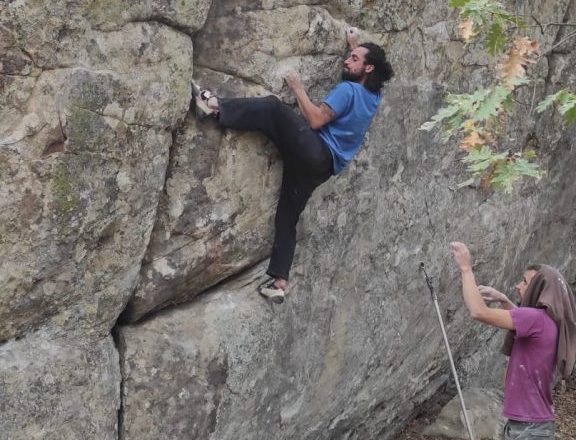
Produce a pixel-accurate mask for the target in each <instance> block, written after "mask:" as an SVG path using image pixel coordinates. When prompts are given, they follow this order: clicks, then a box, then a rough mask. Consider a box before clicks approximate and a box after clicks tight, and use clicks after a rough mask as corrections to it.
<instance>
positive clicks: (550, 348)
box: [450, 242, 576, 440]
mask: <svg viewBox="0 0 576 440" xmlns="http://www.w3.org/2000/svg"><path fill="white" fill-rule="evenodd" d="M450 248H451V251H452V255H453V257H454V261H455V263H456V265H457V266H458V268H459V269H460V273H461V276H462V295H463V297H464V302H465V303H466V307H467V308H468V311H469V312H470V316H471V317H472V319H475V320H477V321H480V322H483V323H485V324H488V325H491V326H494V327H498V328H503V329H506V330H508V333H507V335H506V339H505V342H504V346H503V348H502V352H503V353H504V354H505V355H507V356H509V360H508V367H507V370H506V381H505V384H504V408H503V415H504V417H506V418H507V419H508V422H507V423H506V426H505V427H504V433H503V438H504V439H505V440H536V439H539V440H544V439H548V440H553V439H554V432H555V422H554V405H553V402H552V386H553V383H554V378H555V375H556V373H557V374H558V375H559V376H560V377H563V378H566V379H567V378H569V377H570V375H571V373H572V370H573V368H574V363H575V361H576V305H575V300H574V295H573V293H572V291H571V290H570V287H569V286H568V283H567V282H566V280H565V279H564V277H563V276H562V275H561V274H560V272H558V271H557V270H556V269H554V268H553V267H551V266H547V265H544V264H538V265H530V266H528V267H527V268H526V270H525V271H524V274H523V275H522V279H521V280H520V282H518V284H516V290H517V292H518V297H519V305H518V306H517V305H516V304H515V303H514V302H512V301H511V300H509V299H508V297H507V296H506V295H504V294H503V293H501V292H499V291H497V290H496V289H494V288H492V287H490V286H482V285H481V286H478V285H477V284H476V280H475V277H474V273H473V272H472V257H471V256H470V251H469V250H468V248H467V247H466V245H465V244H463V243H460V242H453V243H451V244H450ZM485 301H486V302H497V303H500V308H490V307H488V306H487V305H486V304H485Z"/></svg>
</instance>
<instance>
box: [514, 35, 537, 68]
mask: <svg viewBox="0 0 576 440" xmlns="http://www.w3.org/2000/svg"><path fill="white" fill-rule="evenodd" d="M513 44H514V47H515V48H516V49H517V50H518V52H519V53H520V54H521V55H522V56H523V57H524V58H526V60H527V62H529V63H533V62H534V60H532V59H530V57H533V56H535V55H538V53H539V52H540V43H538V41H535V40H530V39H529V38H528V37H519V38H516V39H515V40H514V43H513Z"/></svg>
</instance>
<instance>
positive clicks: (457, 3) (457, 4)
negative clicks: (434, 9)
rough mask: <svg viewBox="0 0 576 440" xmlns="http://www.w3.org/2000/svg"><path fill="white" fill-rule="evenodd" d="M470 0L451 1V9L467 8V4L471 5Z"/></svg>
mask: <svg viewBox="0 0 576 440" xmlns="http://www.w3.org/2000/svg"><path fill="white" fill-rule="evenodd" d="M469 2H470V0H450V7H451V8H461V7H463V6H466V3H469Z"/></svg>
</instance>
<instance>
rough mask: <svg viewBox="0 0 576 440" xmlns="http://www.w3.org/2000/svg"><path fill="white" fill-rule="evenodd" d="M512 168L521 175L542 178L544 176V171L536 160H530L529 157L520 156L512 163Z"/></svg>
mask: <svg viewBox="0 0 576 440" xmlns="http://www.w3.org/2000/svg"><path fill="white" fill-rule="evenodd" d="M510 168H511V169H513V170H514V171H515V172H516V173H518V174H519V175H521V176H529V177H534V178H536V179H540V178H541V177H542V171H541V170H540V167H539V166H538V164H536V163H534V162H529V161H528V160H527V159H524V158H523V157H520V158H518V159H516V160H514V161H512V163H511V164H510Z"/></svg>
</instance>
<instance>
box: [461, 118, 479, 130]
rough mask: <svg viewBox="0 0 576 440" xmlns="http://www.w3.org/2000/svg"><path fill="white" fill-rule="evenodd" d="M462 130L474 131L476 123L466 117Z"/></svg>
mask: <svg viewBox="0 0 576 440" xmlns="http://www.w3.org/2000/svg"><path fill="white" fill-rule="evenodd" d="M463 125H464V131H465V132H466V133H468V132H469V131H474V130H475V129H476V124H475V123H474V120H473V119H466V120H465V121H464V124H463Z"/></svg>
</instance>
